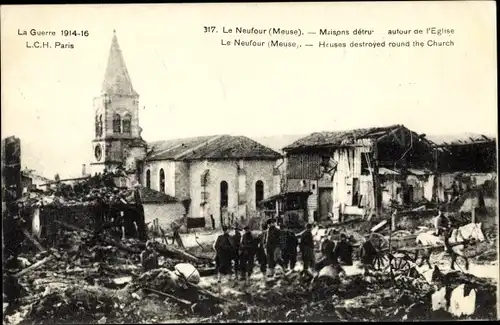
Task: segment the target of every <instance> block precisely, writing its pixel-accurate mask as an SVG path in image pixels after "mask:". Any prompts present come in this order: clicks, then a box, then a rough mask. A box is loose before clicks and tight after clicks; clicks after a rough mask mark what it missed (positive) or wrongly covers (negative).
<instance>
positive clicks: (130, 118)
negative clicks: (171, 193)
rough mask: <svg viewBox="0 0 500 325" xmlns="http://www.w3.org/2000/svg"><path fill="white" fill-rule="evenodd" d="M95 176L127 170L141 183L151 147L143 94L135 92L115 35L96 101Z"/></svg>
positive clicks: (93, 169)
mask: <svg viewBox="0 0 500 325" xmlns="http://www.w3.org/2000/svg"><path fill="white" fill-rule="evenodd" d="M94 120H95V122H94V127H95V131H94V140H93V141H92V150H93V159H92V162H91V167H92V173H96V172H98V173H99V172H103V171H105V170H107V171H114V170H115V169H116V168H117V167H118V166H123V167H124V168H125V170H126V171H127V173H128V174H129V176H130V177H129V178H131V180H132V179H134V178H135V179H136V180H137V179H140V177H139V176H140V173H141V170H140V169H141V166H140V165H141V161H143V160H144V158H145V155H146V150H147V144H146V142H145V141H144V140H143V139H142V137H141V131H142V129H141V127H140V126H139V94H138V93H137V92H136V91H135V90H134V87H133V86H132V81H131V80H130V76H129V74H128V71H127V67H126V66H125V61H124V59H123V55H122V51H121V49H120V46H119V45H118V38H117V37H116V32H115V31H113V38H112V40H111V48H110V50H109V57H108V63H107V67H106V71H105V73H104V81H103V83H102V88H101V94H100V96H98V97H96V98H94Z"/></svg>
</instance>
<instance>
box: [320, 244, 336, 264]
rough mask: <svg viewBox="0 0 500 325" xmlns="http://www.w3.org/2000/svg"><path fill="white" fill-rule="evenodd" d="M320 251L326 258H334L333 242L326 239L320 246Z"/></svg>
mask: <svg viewBox="0 0 500 325" xmlns="http://www.w3.org/2000/svg"><path fill="white" fill-rule="evenodd" d="M321 253H322V254H323V256H325V257H326V258H328V259H331V260H333V259H335V243H334V242H333V241H332V240H330V239H326V240H325V241H324V242H323V245H322V247H321Z"/></svg>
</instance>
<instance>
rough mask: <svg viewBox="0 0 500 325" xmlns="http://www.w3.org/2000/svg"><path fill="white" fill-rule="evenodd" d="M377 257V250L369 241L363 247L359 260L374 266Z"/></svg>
mask: <svg viewBox="0 0 500 325" xmlns="http://www.w3.org/2000/svg"><path fill="white" fill-rule="evenodd" d="M376 256H377V250H376V249H375V247H374V246H373V244H372V243H371V241H369V240H367V241H366V242H365V243H363V246H361V250H360V251H359V258H360V260H361V263H363V264H367V265H372V264H373V262H374V261H375V257H376Z"/></svg>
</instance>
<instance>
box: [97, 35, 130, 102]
mask: <svg viewBox="0 0 500 325" xmlns="http://www.w3.org/2000/svg"><path fill="white" fill-rule="evenodd" d="M101 93H102V94H108V95H112V94H116V95H128V96H137V92H136V91H135V90H134V88H133V87H132V81H131V80H130V76H129V74H128V70H127V67H126V65H125V60H124V59H123V54H122V51H121V49H120V45H118V38H117V37H116V33H115V31H113V39H112V40H111V48H110V49H109V56H108V65H107V66H106V72H105V73H104V81H103V83H102V89H101Z"/></svg>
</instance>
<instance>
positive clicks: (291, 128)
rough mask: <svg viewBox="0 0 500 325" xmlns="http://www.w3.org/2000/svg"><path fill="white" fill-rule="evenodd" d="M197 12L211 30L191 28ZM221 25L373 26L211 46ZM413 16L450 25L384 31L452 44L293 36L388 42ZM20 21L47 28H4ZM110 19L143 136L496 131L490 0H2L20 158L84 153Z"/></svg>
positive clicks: (7, 106)
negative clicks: (77, 1) (341, 45)
mask: <svg viewBox="0 0 500 325" xmlns="http://www.w3.org/2000/svg"><path fill="white" fill-rule="evenodd" d="M211 25H214V26H217V27H218V30H219V33H218V34H205V33H204V30H203V27H204V26H211ZM222 26H226V27H230V28H233V29H234V28H235V27H238V26H241V27H256V28H267V29H268V28H270V27H282V28H300V29H301V30H302V32H303V33H306V32H308V31H311V32H318V30H319V29H320V28H329V29H337V30H344V29H349V30H352V29H356V28H365V29H373V30H374V31H375V33H374V35H372V36H356V37H355V36H343V37H341V36H338V37H335V36H319V35H306V36H303V37H301V38H300V39H299V41H298V42H299V43H300V44H303V46H302V48H300V49H279V48H271V49H270V48H267V47H265V48H238V47H224V46H221V45H220V43H221V39H224V40H231V39H234V38H237V37H238V36H237V35H232V36H231V35H223V34H222V32H221V29H222ZM427 27H437V28H453V29H454V30H455V34H454V35H451V36H441V37H437V36H434V37H430V36H415V35H412V36H409V37H408V36H400V37H392V40H396V41H405V40H416V39H419V40H423V41H425V40H427V39H436V40H453V41H454V43H455V46H454V47H449V48H445V47H442V48H437V47H434V48H428V47H427V48H396V49H388V48H387V47H386V48H383V49H367V48H347V49H320V48H318V47H317V46H314V47H305V46H304V44H315V45H316V44H317V43H318V41H319V40H325V41H329V42H347V43H348V44H349V43H350V42H351V41H353V40H357V41H363V40H364V41H373V40H376V41H383V40H386V41H388V40H389V39H390V37H389V36H387V30H388V29H396V28H400V29H412V30H413V29H415V28H421V29H424V30H425V29H426V28H427ZM31 28H36V29H38V30H47V31H49V30H53V31H55V32H56V33H57V34H58V36H56V37H52V38H51V37H32V36H18V35H17V34H18V29H21V30H23V29H25V30H29V29H31ZM61 29H68V30H77V31H81V30H88V31H89V36H88V37H82V36H79V37H78V36H73V37H66V38H64V37H61V36H59V35H60V30H61ZM113 29H116V32H117V36H118V42H119V44H120V47H121V49H122V51H123V55H124V58H125V61H126V64H127V67H128V71H129V74H130V76H131V79H132V83H133V86H134V88H135V89H136V90H137V92H138V93H139V94H140V107H141V110H140V124H141V126H142V127H143V129H144V131H143V137H144V138H145V139H146V140H148V141H149V140H161V139H169V138H176V137H189V136H197V135H209V134H222V133H224V134H235V135H247V136H250V137H252V136H267V135H279V134H307V133H309V132H315V131H322V130H337V129H349V128H357V127H368V126H377V125H390V124H404V125H405V126H407V127H409V128H411V129H414V130H416V131H418V132H421V133H427V134H450V133H451V134H453V133H460V132H474V133H489V134H496V129H497V97H496V91H497V85H496V56H495V55H496V41H495V6H494V3H493V2H491V3H486V2H475V3H468V2H462V3H453V2H448V3H433V2H422V3H408V2H406V3H381V2H378V3H370V4H363V3H357V4H356V3H346V4H344V3H332V4H326V3H322V4H313V3H309V4H298V3H294V4H284V3H283V4H258V5H256V4H240V5H224V4H207V5H199V4H186V5H182V4H174V5H140V6H139V5H96V6H76V5H75V6H46V7H43V8H42V7H35V6H33V7H32V6H22V7H21V6H20V7H7V8H6V7H2V26H1V33H2V34H1V39H2V60H1V61H2V63H1V64H2V66H1V68H2V69H1V72H2V138H4V137H6V136H10V135H16V136H18V137H19V138H21V140H22V150H23V156H22V159H23V161H22V164H23V165H27V166H29V167H30V168H33V169H36V170H37V171H39V172H40V173H41V174H43V175H45V176H48V177H53V175H54V174H55V173H56V172H59V173H60V174H61V176H62V177H65V176H73V175H78V174H79V173H80V171H81V165H82V164H83V163H87V164H88V163H89V162H90V159H91V156H92V146H91V140H92V139H93V135H94V125H93V121H94V112H93V106H92V98H93V97H95V96H97V95H99V92H100V87H101V83H102V80H103V76H104V70H105V64H106V61H107V57H108V51H109V47H110V44H111V38H112V34H113ZM240 38H241V39H246V40H249V39H255V40H265V41H267V40H269V39H276V37H272V38H271V37H269V36H265V37H257V36H253V37H252V36H241V37H240ZM292 38H293V37H292ZM292 38H290V39H292ZM281 39H284V40H286V39H287V38H286V37H284V38H281ZM34 40H40V41H48V40H62V41H63V42H64V41H67V40H69V41H71V42H73V44H74V46H75V48H74V49H61V50H57V49H27V48H26V46H25V42H26V41H28V42H31V41H34Z"/></svg>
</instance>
